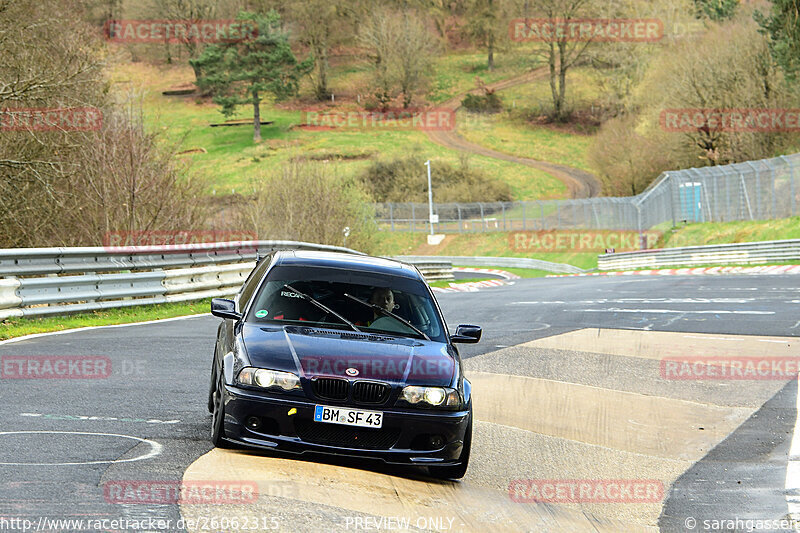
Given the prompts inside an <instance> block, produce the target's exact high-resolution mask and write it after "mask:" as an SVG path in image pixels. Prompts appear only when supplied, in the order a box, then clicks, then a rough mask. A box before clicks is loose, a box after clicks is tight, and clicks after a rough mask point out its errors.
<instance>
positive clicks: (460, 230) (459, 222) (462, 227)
mask: <svg viewBox="0 0 800 533" xmlns="http://www.w3.org/2000/svg"><path fill="white" fill-rule="evenodd" d="M456 209H458V232H459V233H463V232H464V223H463V222H461V204H456Z"/></svg>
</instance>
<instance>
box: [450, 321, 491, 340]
mask: <svg viewBox="0 0 800 533" xmlns="http://www.w3.org/2000/svg"><path fill="white" fill-rule="evenodd" d="M482 333H483V330H482V329H481V327H480V326H470V325H468V324H461V325H460V326H458V327H457V328H456V334H455V335H451V336H450V342H463V343H465V344H475V343H476V342H478V341H479V340H481V334H482Z"/></svg>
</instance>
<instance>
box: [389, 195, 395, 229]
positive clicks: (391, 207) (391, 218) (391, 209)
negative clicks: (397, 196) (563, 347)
mask: <svg viewBox="0 0 800 533" xmlns="http://www.w3.org/2000/svg"><path fill="white" fill-rule="evenodd" d="M389 224H390V226H391V228H392V231H394V204H393V203H391V202H390V203H389Z"/></svg>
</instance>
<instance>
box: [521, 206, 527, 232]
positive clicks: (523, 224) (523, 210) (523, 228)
mask: <svg viewBox="0 0 800 533" xmlns="http://www.w3.org/2000/svg"><path fill="white" fill-rule="evenodd" d="M527 205H528V202H522V231H525V229H526V227H525V225H526V224H525V207H526V206H527Z"/></svg>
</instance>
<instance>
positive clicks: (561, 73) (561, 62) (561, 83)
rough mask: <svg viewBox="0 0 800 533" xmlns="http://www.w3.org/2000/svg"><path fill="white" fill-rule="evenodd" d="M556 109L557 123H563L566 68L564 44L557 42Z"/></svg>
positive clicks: (564, 115) (564, 116)
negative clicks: (557, 111) (557, 110)
mask: <svg viewBox="0 0 800 533" xmlns="http://www.w3.org/2000/svg"><path fill="white" fill-rule="evenodd" d="M558 54H559V59H558V109H559V113H558V115H556V118H557V119H558V120H559V121H563V120H565V119H566V109H565V106H564V100H566V94H567V68H568V67H567V66H565V60H566V57H565V56H566V43H563V42H559V43H558Z"/></svg>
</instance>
